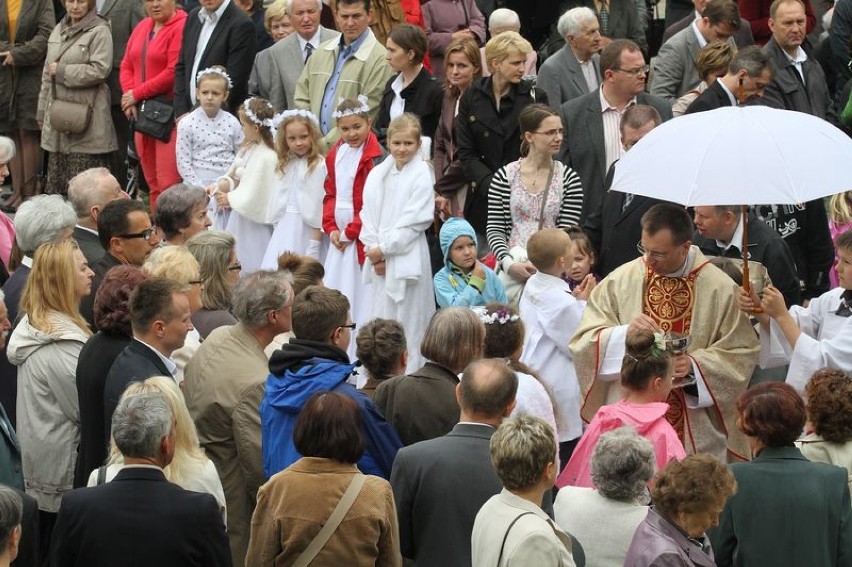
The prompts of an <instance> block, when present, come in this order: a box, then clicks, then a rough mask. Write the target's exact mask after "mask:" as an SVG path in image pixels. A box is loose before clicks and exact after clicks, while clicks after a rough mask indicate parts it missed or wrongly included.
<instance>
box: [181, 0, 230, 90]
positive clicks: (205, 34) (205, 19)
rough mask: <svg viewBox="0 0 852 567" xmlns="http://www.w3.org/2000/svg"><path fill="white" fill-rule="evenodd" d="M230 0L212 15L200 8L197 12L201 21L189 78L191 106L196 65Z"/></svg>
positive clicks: (223, 3)
mask: <svg viewBox="0 0 852 567" xmlns="http://www.w3.org/2000/svg"><path fill="white" fill-rule="evenodd" d="M230 3H231V0H225V1H224V2H222V5H221V6H219V7H218V8H217V9H216V11H215V12H213V13H212V14H211V13H210V12H208V11H207V10H205V9H204V8H201V10H199V11H198V19H199V20H201V33H199V34H198V43H197V44H196V47H195V59H194V60H193V61H192V75H190V76H189V81H190V85H189V99H190V100H191V101H192V104H195V76H196V75H197V74H198V65H199V64H200V63H201V57H202V55H204V51H205V50H206V49H207V43H208V42H209V41H210V37H211V36H212V35H213V30H215V29H216V24H218V23H219V20H221V19H222V14H224V13H225V10H226V9H227V8H228V4H230Z"/></svg>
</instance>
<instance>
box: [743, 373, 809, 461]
mask: <svg viewBox="0 0 852 567" xmlns="http://www.w3.org/2000/svg"><path fill="white" fill-rule="evenodd" d="M737 412H738V413H739V417H738V418H737V427H739V429H740V431H742V432H743V433H745V434H746V435H748V436H749V437H755V438H757V439H759V440H760V442H761V443H763V445H764V446H765V447H783V446H785V445H792V444H793V441H795V440H796V439H798V438H799V435H801V433H802V429H803V428H804V427H805V402H804V400H802V397H801V396H799V394H797V393H796V390H794V389H793V387H792V386H790V385H789V384H786V383H784V382H763V383H762V384H757V385H756V386H753V387H751V388H749V389H748V390H746V391H745V392H743V393H742V394H741V395H740V397H739V398H737Z"/></svg>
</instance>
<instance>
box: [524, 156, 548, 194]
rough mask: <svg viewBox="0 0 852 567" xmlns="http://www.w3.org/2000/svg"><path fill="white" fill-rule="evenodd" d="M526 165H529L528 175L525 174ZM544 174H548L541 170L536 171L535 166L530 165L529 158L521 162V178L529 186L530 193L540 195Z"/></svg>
mask: <svg viewBox="0 0 852 567" xmlns="http://www.w3.org/2000/svg"><path fill="white" fill-rule="evenodd" d="M524 164H526V165H527V168H528V169H527V173H524V171H523V170H524V168H523V166H524ZM542 173H545V175H546V172H545V171H543V170H541V169H536V168H535V166H533V165H532V164H530V163H529V160H528V159H527V158H524V159H523V160H522V161H521V177H522V178H525V179H524V184H525V185H527V190H528V191H529V192H530V193H533V194H535V195H537V194H538V193H539V186H538V184H539V182H540V181H541V180H542V179H543V176H542Z"/></svg>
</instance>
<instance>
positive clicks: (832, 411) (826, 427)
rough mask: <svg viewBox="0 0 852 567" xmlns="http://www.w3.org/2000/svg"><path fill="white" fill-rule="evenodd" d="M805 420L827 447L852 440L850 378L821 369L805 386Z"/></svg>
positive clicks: (842, 373) (851, 380)
mask: <svg viewBox="0 0 852 567" xmlns="http://www.w3.org/2000/svg"><path fill="white" fill-rule="evenodd" d="M805 395H806V396H807V398H808V401H807V413H808V420H809V421H810V422H811V425H813V427H814V432H815V433H816V434H817V435H819V436H820V437H822V438H823V439H825V440H826V441H829V442H831V443H846V442H847V441H850V440H852V376H849V375H848V374H846V373H845V372H843V371H841V370H836V369H833V368H823V369H822V370H817V371H816V372H814V375H813V376H811V379H810V381H809V382H808V385H807V386H805Z"/></svg>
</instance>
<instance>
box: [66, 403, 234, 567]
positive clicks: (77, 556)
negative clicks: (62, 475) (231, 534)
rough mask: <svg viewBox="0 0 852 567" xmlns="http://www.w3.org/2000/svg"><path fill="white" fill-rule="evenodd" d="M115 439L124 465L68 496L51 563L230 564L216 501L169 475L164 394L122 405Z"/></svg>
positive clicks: (169, 426) (170, 433)
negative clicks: (100, 481) (106, 479)
mask: <svg viewBox="0 0 852 567" xmlns="http://www.w3.org/2000/svg"><path fill="white" fill-rule="evenodd" d="M113 438H114V439H115V444H116V446H117V447H118V449H119V450H120V451H121V453H122V455H124V468H123V469H122V470H121V471H119V473H118V475H117V476H116V477H115V479H113V480H112V482H109V483H107V484H102V485H100V486H96V487H93V488H79V489H77V490H73V491H71V492H69V493H67V494H65V496H64V497H63V498H62V507H61V508H60V511H59V516H58V518H57V520H56V527H55V528H54V532H53V541H52V544H51V549H50V559H51V562H50V564H51V565H53V566H54V567H76V566H81V565H157V566H159V567H171V566H174V567H193V566H197V567H220V566H221V567H230V566H231V554H230V553H229V551H228V538H227V536H226V535H225V526H224V524H223V523H222V517H221V516H220V515H219V506H218V504H217V503H216V500H215V499H214V498H213V497H212V496H211V495H209V494H205V493H201V492H193V491H189V490H184V489H183V488H180V487H179V486H177V485H176V484H172V483H170V482H169V481H167V480H166V477H165V475H164V474H163V470H162V469H163V468H165V467H166V466H167V465H168V464H169V463H170V462H171V461H172V458H173V457H174V451H175V443H176V439H175V430H174V417H173V416H172V412H171V409H170V408H169V403H168V402H167V401H166V399H165V397H164V396H163V395H162V394H138V395H135V396H130V397H129V398H127V399H126V400H123V401H122V403H121V404H120V405H119V407H118V408H117V409H116V412H115V419H114V421H113Z"/></svg>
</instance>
